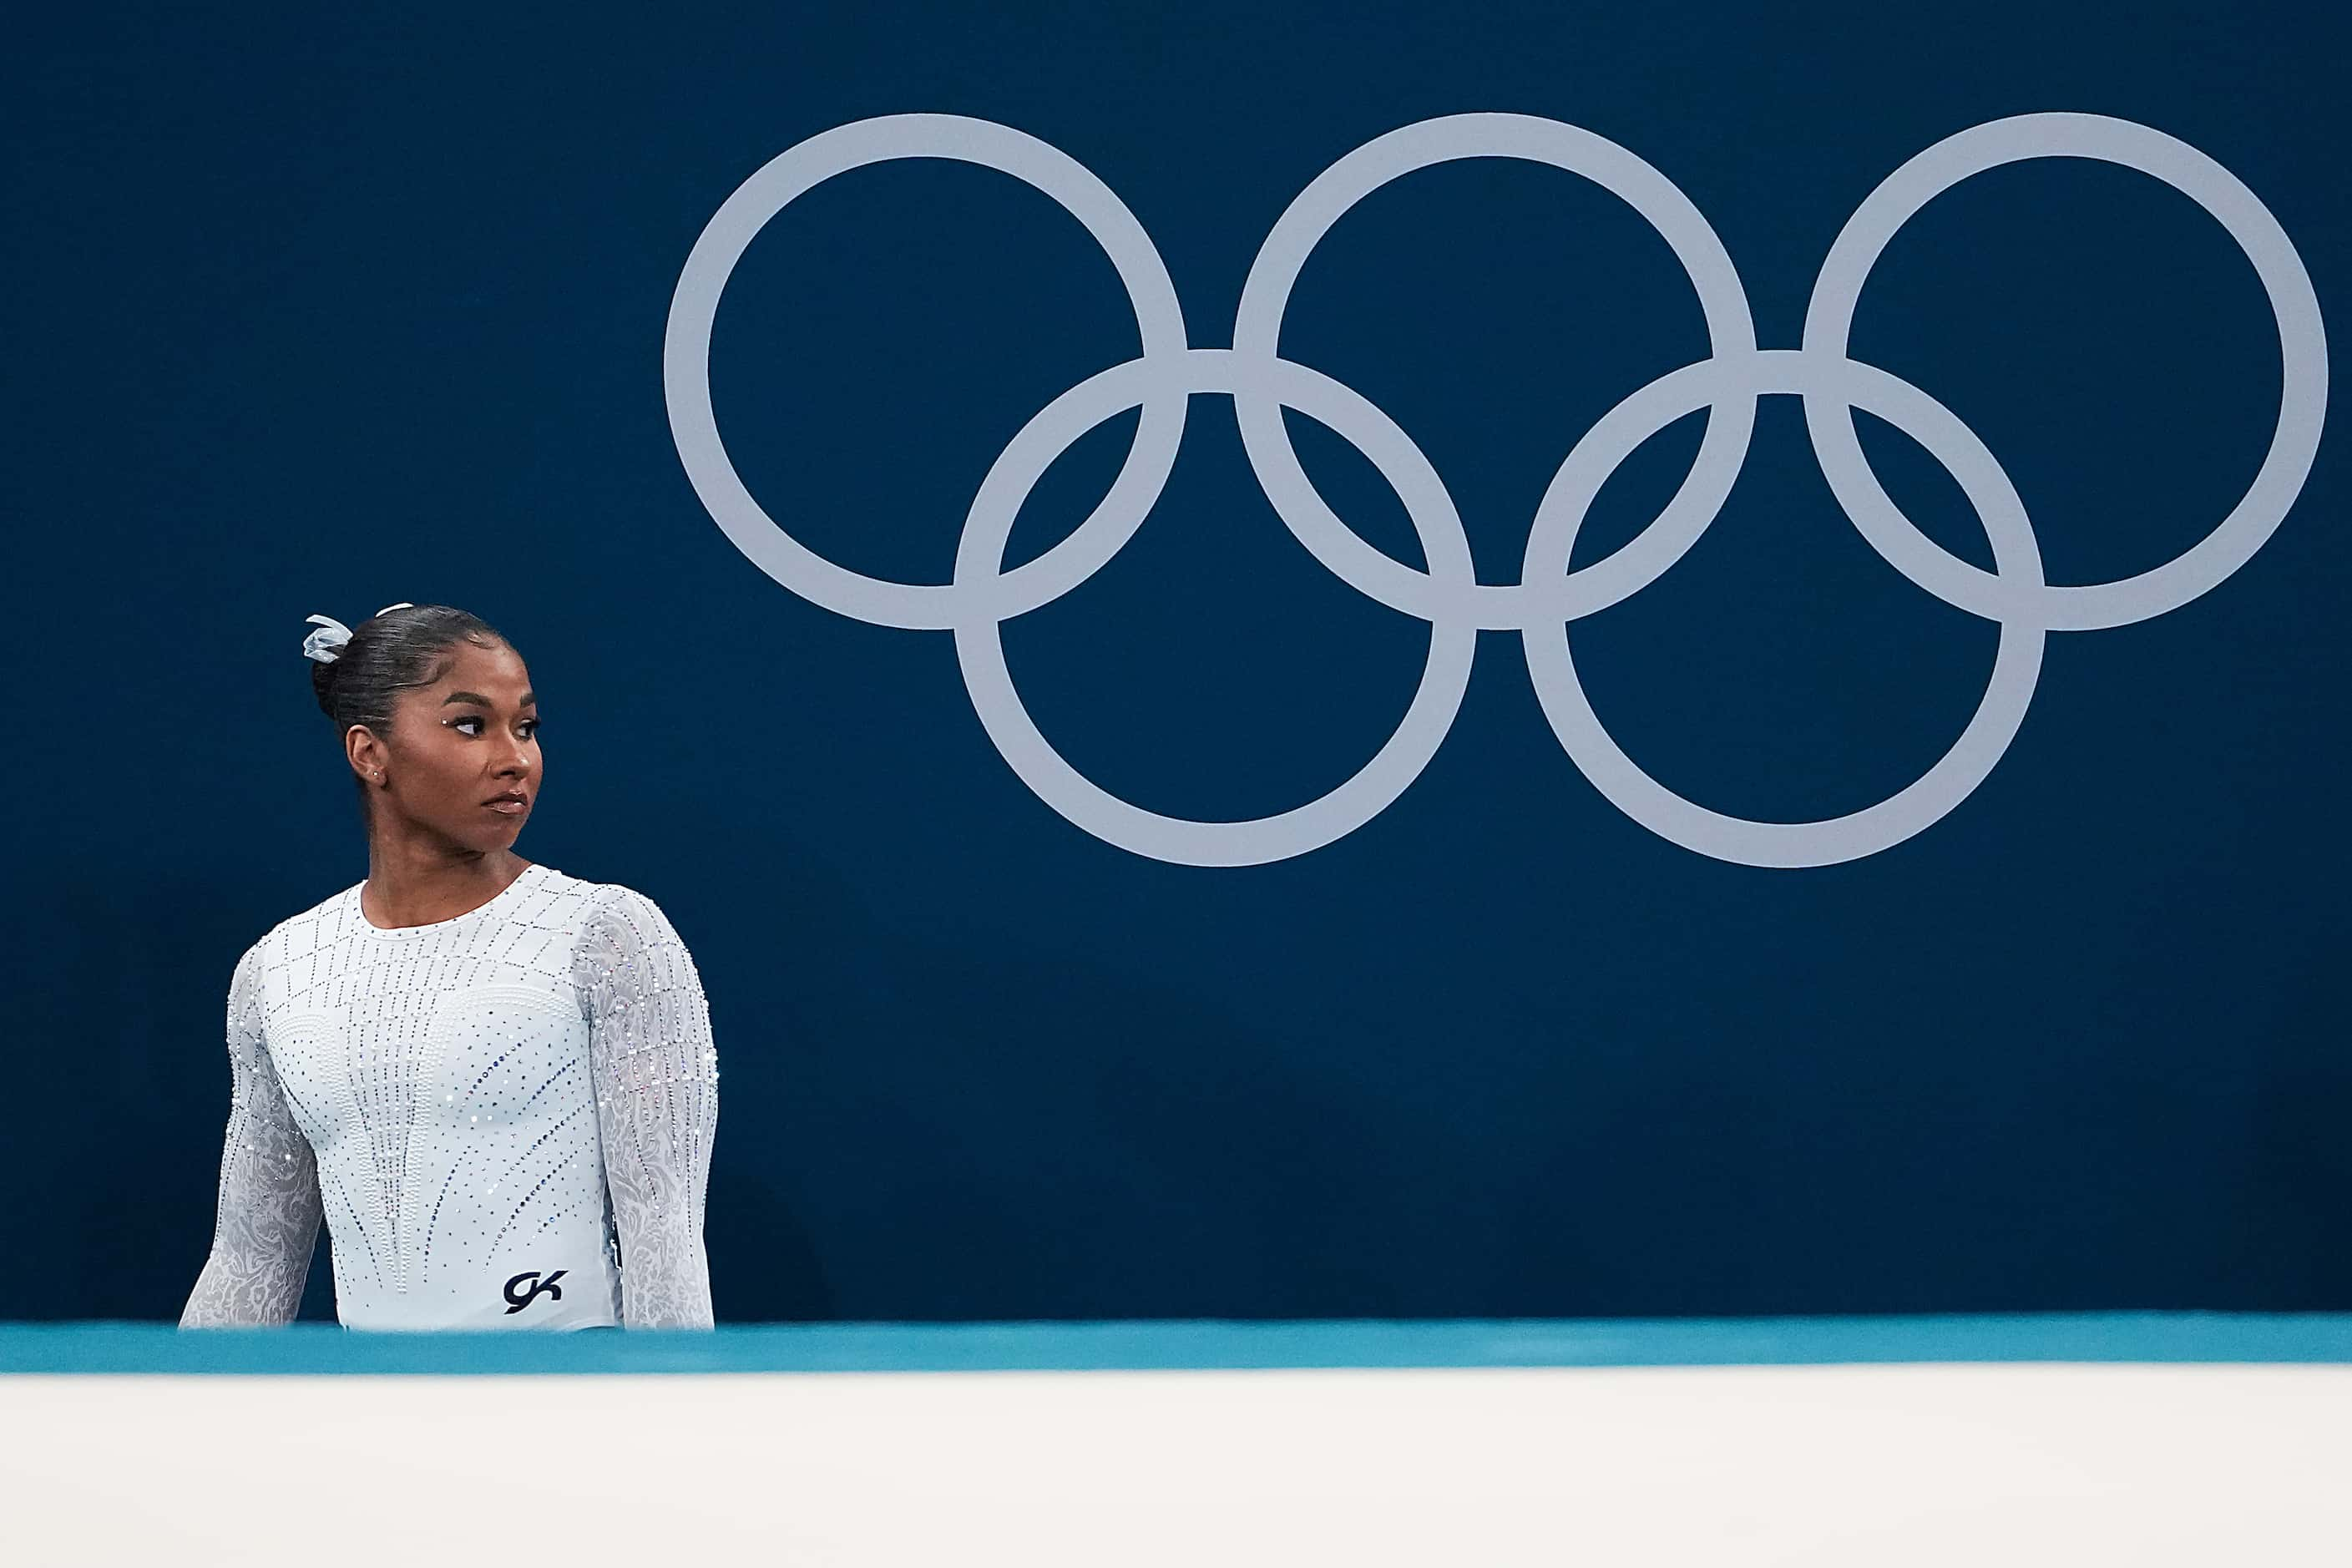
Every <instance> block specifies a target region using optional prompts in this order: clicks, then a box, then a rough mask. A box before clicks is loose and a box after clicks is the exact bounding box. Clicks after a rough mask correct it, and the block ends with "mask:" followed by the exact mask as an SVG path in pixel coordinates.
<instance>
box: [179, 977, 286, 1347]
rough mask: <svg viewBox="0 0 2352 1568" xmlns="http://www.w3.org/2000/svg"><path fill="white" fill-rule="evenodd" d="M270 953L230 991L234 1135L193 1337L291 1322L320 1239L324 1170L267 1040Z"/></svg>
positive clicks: (226, 1147) (190, 1315) (184, 1319)
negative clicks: (264, 1010) (264, 970)
mask: <svg viewBox="0 0 2352 1568" xmlns="http://www.w3.org/2000/svg"><path fill="white" fill-rule="evenodd" d="M259 963H260V948H259V947H258V946H255V947H251V948H248V949H247V950H246V953H245V956H244V957H243V958H240V959H238V960H237V963H236V973H235V975H234V976H233V977H232V978H231V979H230V981H229V988H228V1060H229V1110H228V1132H227V1135H226V1137H225V1138H224V1139H223V1140H222V1143H221V1166H220V1192H219V1199H218V1206H217V1208H216V1209H215V1215H214V1220H213V1245H212V1251H211V1252H210V1254H209V1255H207V1256H206V1258H205V1267H204V1271H203V1272H202V1273H201V1274H199V1275H198V1276H197V1277H196V1285H195V1289H194V1290H192V1291H190V1292H189V1295H188V1304H187V1306H186V1308H185V1309H184V1310H182V1312H181V1314H180V1326H181V1327H182V1328H184V1329H199V1328H238V1327H251V1326H255V1325H274V1324H278V1323H284V1322H289V1321H292V1319H293V1317H294V1314H295V1312H296V1311H297V1310H299V1308H300V1307H301V1305H302V1285H303V1281H304V1280H305V1279H308V1278H309V1276H310V1253H311V1249H312V1248H313V1247H315V1246H316V1245H317V1243H318V1239H319V1215H320V1204H319V1171H318V1165H317V1163H316V1162H315V1160H314V1159H313V1157H312V1155H311V1152H310V1141H309V1140H308V1139H306V1138H304V1137H303V1136H302V1132H301V1130H300V1129H299V1127H297V1126H296V1125H295V1123H294V1117H293V1114H292V1112H291V1111H289V1110H288V1109H287V1105H286V1095H285V1091H284V1090H283V1089H280V1088H279V1087H278V1071H277V1068H274V1067H273V1066H271V1064H270V1060H269V1052H268V1049H267V1048H266V1047H264V1046H263V1044H262V1037H261V1016H260V1003H261V986H260V973H259V970H258V965H259Z"/></svg>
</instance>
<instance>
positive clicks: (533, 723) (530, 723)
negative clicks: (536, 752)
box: [449, 713, 539, 741]
mask: <svg viewBox="0 0 2352 1568" xmlns="http://www.w3.org/2000/svg"><path fill="white" fill-rule="evenodd" d="M483 722H485V720H484V719H483V718H482V716H481V715H480V714H478V713H469V714H467V716H466V717H465V718H463V719H452V720H450V721H449V726H450V728H451V729H460V728H463V727H464V726H465V725H467V724H480V723H483ZM523 723H524V725H525V726H526V727H527V729H528V731H529V733H528V734H527V735H526V737H525V738H526V739H528V740H533V741H536V740H538V739H539V721H538V720H536V719H526V720H524V721H523ZM466 733H467V734H468V735H475V734H479V733H480V731H478V730H467V731H466Z"/></svg>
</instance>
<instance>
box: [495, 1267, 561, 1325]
mask: <svg viewBox="0 0 2352 1568" xmlns="http://www.w3.org/2000/svg"><path fill="white" fill-rule="evenodd" d="M564 1272H565V1271H564V1270H563V1269H561V1268H559V1269H557V1270H556V1271H555V1272H554V1273H552V1274H551V1275H549V1276H548V1277H547V1278H546V1279H539V1270H537V1269H536V1268H534V1269H532V1270H531V1271H530V1273H528V1274H518V1275H516V1276H515V1277H514V1278H513V1279H509V1280H508V1281H507V1316H508V1317H509V1318H511V1317H513V1316H514V1315H515V1314H516V1313H517V1312H520V1311H521V1310H523V1309H524V1308H525V1307H528V1306H530V1304H531V1303H532V1302H533V1301H536V1300H539V1298H540V1295H541V1292H542V1291H543V1292H545V1293H546V1296H547V1299H548V1300H551V1301H561V1300H563V1288H562V1286H560V1285H558V1284H557V1283H556V1281H557V1280H558V1279H562V1278H563V1275H564ZM526 1279H538V1280H539V1283H538V1284H536V1285H533V1286H532V1287H531V1288H530V1289H528V1290H525V1291H524V1292H523V1293H522V1294H521V1295H520V1296H518V1295H516V1294H515V1288H516V1287H517V1286H519V1285H520V1284H521V1283H522V1282H523V1281H524V1280H526Z"/></svg>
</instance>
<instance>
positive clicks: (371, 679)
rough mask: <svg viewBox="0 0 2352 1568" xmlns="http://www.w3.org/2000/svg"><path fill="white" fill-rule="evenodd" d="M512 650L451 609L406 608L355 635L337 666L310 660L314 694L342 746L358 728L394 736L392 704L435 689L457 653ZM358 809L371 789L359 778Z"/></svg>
mask: <svg viewBox="0 0 2352 1568" xmlns="http://www.w3.org/2000/svg"><path fill="white" fill-rule="evenodd" d="M461 642H470V643H473V644H475V645H476V646H478V647H499V646H500V645H502V644H503V645H505V646H508V647H511V646H513V645H512V644H509V643H507V639H506V638H505V637H502V636H500V635H499V630H498V628H497V627H495V626H491V625H490V624H489V623H488V622H487V621H485V620H483V619H482V618H481V617H480V616H473V615H468V614H467V613H466V612H465V611H464V610H460V609H457V608H456V607H454V606H452V605H402V606H401V607H399V608H397V609H391V610H385V611H383V612H382V613H380V614H378V615H374V616H370V617H369V618H368V619H366V620H364V621H362V622H361V623H360V624H359V625H358V626H353V627H352V638H351V641H349V642H347V643H345V644H343V646H342V647H341V649H340V650H339V651H338V653H337V656H336V658H335V659H334V660H333V662H331V663H327V662H322V661H320V660H317V659H313V660H310V694H311V695H312V696H314V697H316V698H317V699H318V700H319V711H320V712H321V713H324V714H325V715H326V716H327V717H328V718H329V719H331V720H332V721H334V725H335V738H336V739H337V740H338V741H340V740H341V739H342V738H343V736H344V735H345V734H347V733H348V732H349V731H350V730H351V728H352V725H354V724H363V725H365V726H366V727H367V728H369V729H370V730H373V731H375V732H376V733H377V734H378V735H389V734H390V733H391V732H392V711H393V705H394V703H395V702H397V701H398V700H399V699H400V694H401V693H402V692H403V691H407V690H411V689H415V688H417V687H420V686H430V685H432V684H433V683H434V682H435V681H436V680H438V679H440V678H441V675H442V672H443V671H444V670H445V669H446V668H447V665H448V659H447V658H446V656H447V654H448V651H449V649H450V648H451V647H454V646H456V645H457V644H458V643H461ZM352 783H353V784H355V785H356V786H357V787H358V789H359V792H360V810H361V814H362V816H365V814H366V811H367V799H368V795H367V783H366V781H365V780H363V779H362V778H360V777H359V775H358V774H356V773H354V774H352Z"/></svg>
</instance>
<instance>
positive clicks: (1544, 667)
mask: <svg viewBox="0 0 2352 1568" xmlns="http://www.w3.org/2000/svg"><path fill="white" fill-rule="evenodd" d="M1762 393H1798V394H1801V395H1806V396H1810V397H1820V398H1838V399H1851V400H1852V401H1853V404H1854V405H1856V406H1858V407H1862V408H1866V409H1868V410H1869V411H1870V412H1871V413H1873V414H1875V415H1877V416H1879V417H1880V418H1881V419H1884V420H1885V421H1887V423H1889V424H1891V425H1893V426H1895V428H1896V429H1898V430H1901V431H1902V432H1903V433H1904V434H1905V435H1906V436H1908V437H1911V438H1912V439H1913V440H1915V441H1916V442H1918V443H1919V445H1920V446H1922V447H1926V448H1927V451H1928V453H1929V455H1931V456H1932V457H1934V458H1936V460H1937V461H1938V462H1940V463H1942V464H1943V465H1944V467H1945V468H1948V469H1949V470H1950V471H1951V474H1952V477H1953V478H1954V479H1958V480H1959V481H1960V489H1961V490H1962V491H1963V492H1964V493H1965V494H1966V495H1967V496H1968V498H1969V504H1971V505H1972V506H1974V507H1975V508H1976V511H1977V517H1978V519H1979V521H1981V522H1982V523H1983V525H1984V530H1985V533H1986V536H1987V537H1988V538H1990V540H1991V541H1992V553H1993V561H1994V563H1996V564H1997V565H1998V566H1999V567H2000V571H2001V575H2002V577H2003V579H2004V580H2007V579H2009V578H2011V577H2012V576H2013V577H2015V578H2017V579H2019V580H2021V581H2022V582H2025V583H2027V584H2038V583H2040V582H2041V581H2042V553H2041V551H2040V550H2039V549H2038V548H2037V547H2036V546H2035V544H2034V542H2033V525H2032V523H2031V522H2029V521H2027V520H2026V516H2025V506H2024V503H2023V502H2021V501H2020V500H2018V499H2017V491H2016V490H2015V489H2013V488H2012V487H2011V484H2010V482H2009V476H2008V475H2006V474H2004V473H2003V472H2001V468H2000V464H1999V463H1997V462H1995V461H1994V460H1993V456H1992V454H1991V453H1990V452H1989V451H1987V450H1985V447H1984V444H1983V443H1982V442H1980V441H1979V440H1978V439H1977V437H1976V434H1975V432H1973V431H1971V430H1970V429H1969V427H1968V426H1966V425H1963V424H1961V423H1960V421H1959V419H1958V416H1955V415H1954V414H1953V413H1952V412H1951V411H1950V410H1949V409H1948V408H1946V407H1944V405H1941V404H1939V403H1937V401H1936V400H1935V399H1934V398H1932V397H1929V396H1928V395H1927V394H1926V393H1924V392H1921V391H1920V390H1919V389H1918V388H1917V387H1916V386H1913V385H1911V384H1909V383H1907V382H1905V381H1901V380H1898V379H1897V378H1895V377H1894V376H1892V375H1889V374H1886V373H1885V371H1883V370H1877V369H1874V368H1873V367H1872V366H1869V365H1864V364H1854V363H1850V362H1847V361H1843V360H1838V361H1823V360H1821V359H1818V358H1815V357H1814V356H1813V355H1812V354H1811V353H1807V352H1805V351H1802V350H1797V349H1774V350H1769V351H1767V352H1766V353H1759V354H1755V355H1752V356H1750V357H1749V358H1748V359H1747V360H1744V361H1731V360H1721V359H1717V360H1708V361H1706V362H1703V363H1699V364H1694V365H1685V366H1684V367H1683V368H1682V369H1680V370H1678V371H1675V373H1673V374H1671V375H1667V376H1664V377H1662V378H1661V379H1660V380H1658V381H1656V382H1654V383H1653V384H1651V385H1650V386H1648V387H1645V388H1643V391H1642V392H1640V393H1636V394H1635V395H1633V397H1631V398H1628V399H1627V400H1626V405H1628V406H1639V407H1640V408H1641V409H1642V410H1643V416H1642V417H1641V418H1639V419H1638V420H1637V419H1633V418H1626V419H1622V420H1621V419H1617V418H1615V416H1613V415H1612V416H1610V417H1607V418H1603V419H1602V420H1601V423H1600V424H1598V425H1596V426H1593V429H1592V433H1591V435H1589V436H1587V437H1585V438H1584V439H1583V440H1582V441H1580V442H1579V443H1578V444H1577V447H1576V450H1575V451H1574V452H1571V453H1570V455H1569V460H1568V462H1567V463H1565V464H1563V465H1562V471H1563V472H1569V471H1570V470H1575V471H1577V472H1578V473H1579V475H1580V482H1579V483H1577V484H1575V485H1574V486H1572V487H1571V488H1572V489H1574V491H1575V493H1576V494H1578V495H1579V496H1580V497H1583V498H1586V499H1590V496H1591V493H1592V492H1593V491H1596V490H1598V489H1600V480H1601V479H1603V478H1605V477H1606V476H1607V475H1608V474H1609V473H1610V472H1611V471H1612V470H1613V469H1614V468H1616V467H1617V465H1618V464H1619V463H1622V462H1623V461H1624V460H1625V458H1627V457H1628V456H1630V455H1631V454H1632V453H1633V449H1634V448H1635V447H1639V446H1640V445H1641V444H1642V443H1643V442H1644V441H1646V440H1648V439H1649V438H1650V437H1652V436H1654V435H1655V434H1657V433H1658V432H1659V431H1660V430H1663V429H1664V428H1665V427H1666V426H1668V425H1669V424H1671V423H1673V422H1674V421H1675V420H1676V419H1679V418H1681V417H1682V416H1684V415H1685V414H1688V413H1691V412H1692V411H1693V410H1695V409H1699V408H1705V407H1706V406H1708V405H1710V404H1711V403H1712V402H1713V400H1715V399H1716V398H1718V397H1726V396H1740V395H1747V396H1754V395H1758V394H1762ZM1583 521H1584V507H1583V505H1582V504H1581V503H1580V504H1578V505H1577V506H1575V507H1574V508H1573V509H1572V510H1563V511H1561V512H1559V513H1558V514H1557V515H1556V519H1555V520H1553V521H1551V522H1550V523H1549V526H1548V527H1545V528H1543V529H1541V530H1539V531H1538V533H1537V535H1536V536H1534V537H1532V538H1530V539H1529V540H1528V566H1529V574H1530V575H1532V573H1533V568H1534V566H1535V564H1536V563H1538V562H1541V561H1565V560H1567V559H1568V557H1569V553H1570V551H1571V550H1573V549H1574V548H1575V545H1576V531H1577V529H1578V527H1579V526H1580V524H1581V523H1582V522H1583ZM2043 636H2044V634H2043V632H2042V627H2041V626H2038V625H2035V624H2034V623H2033V622H2032V620H2031V619H2023V620H2011V621H2004V622H2002V623H2001V628H2000V650H1999V651H1998V652H1997V653H1996V654H1995V655H1994V656H1993V667H1992V677H1991V679H1990V680H1989V681H1987V682H1986V684H1985V694H1984V698H1983V700H1981V701H1980V702H1979V703H1978V705H1977V711H1976V715H1975V717H1973V718H1972V719H1970V720H1969V724H1968V728H1967V729H1965V730H1963V731H1961V733H1960V738H1959V739H1958V740H1957V741H1955V742H1953V743H1952V747H1951V750H1949V751H1948V752H1945V753H1944V755H1943V757H1942V758H1941V759H1940V760H1939V761H1937V763H1936V765H1935V766H1934V767H1932V768H1929V769H1928V770H1927V772H1926V773H1923V774H1921V775H1920V776H1919V777H1918V778H1917V779H1916V780H1914V781H1913V782H1912V783H1911V784H1908V785H1906V787H1904V788H1903V789H1901V790H1899V791H1897V792H1896V793H1895V795H1891V796H1889V797H1888V798H1887V799H1885V800H1883V801H1880V802H1879V803H1878V804H1877V805H1873V806H1866V807H1864V809H1862V810H1860V811H1857V812H1853V813H1851V814H1849V815H1847V816H1838V817H1832V818H1830V819H1828V820H1827V821H1822V822H1753V821H1750V820H1748V818H1746V817H1738V816H1725V815H1724V814H1722V813H1720V812H1715V811H1709V810H1707V809H1706V807H1705V806H1703V805H1696V804H1695V803H1693V802H1691V801H1688V800H1685V799H1684V798H1683V797H1682V796H1681V795H1676V794H1675V793H1674V792H1673V791H1672V790H1670V789H1668V788H1666V787H1665V786H1664V784H1659V783H1658V782H1657V781H1656V780H1655V779H1654V778H1652V777H1651V776H1650V775H1649V774H1648V773H1643V771H1642V769H1641V768H1640V766H1639V765H1638V764H1636V763H1634V762H1633V759H1632V758H1631V757H1628V756H1627V755H1626V754H1625V752H1624V751H1623V750H1622V748H1621V747H1619V745H1618V744H1617V742H1615V741H1614V740H1612V738H1611V737H1610V734H1609V731H1607V729H1605V728H1604V727H1603V726H1602V724H1601V720H1600V718H1599V716H1598V715H1596V714H1595V713H1594V712H1593V710H1592V704H1591V701H1590V700H1588V699H1587V698H1586V696H1585V694H1584V686H1583V683H1582V682H1581V681H1580V680H1579V679H1577V676H1576V662H1575V660H1574V659H1573V658H1571V657H1570V654H1569V649H1568V626H1567V624H1566V623H1565V622H1555V623H1553V624H1552V625H1550V626H1547V627H1546V628H1544V629H1543V630H1542V631H1538V630H1537V629H1535V628H1534V627H1529V628H1528V631H1527V632H1526V633H1525V634H1523V639H1522V640H1523V641H1524V642H1525V644H1526V647H1527V658H1528V679H1531V680H1533V681H1534V682H1535V689H1536V697H1537V700H1538V701H1540V702H1541V703H1542V704H1543V710H1544V714H1545V716H1546V717H1547V718H1549V720H1550V721H1551V727H1552V732H1553V733H1554V734H1556V735H1558V736H1559V743H1560V745H1561V746H1562V747H1563V748H1564V749H1565V750H1566V751H1567V752H1568V754H1569V756H1570V759H1572V760H1573V761H1574V762H1575V763H1576V765H1577V767H1578V769H1579V770H1580V771H1581V772H1582V773H1583V774H1584V776H1585V777H1586V778H1588V779H1590V780H1591V781H1592V785H1593V787H1594V788H1595V789H1598V790H1599V791H1600V792H1601V794H1602V795H1606V796H1607V797H1608V799H1609V802H1610V804H1611V805H1614V806H1615V807H1616V808H1617V809H1618V810H1620V811H1622V812H1623V813H1624V814H1625V815H1626V816H1630V817H1632V818H1633V820H1634V821H1636V822H1638V823H1640V824H1641V825H1642V826H1644V827H1646V828H1648V829H1649V830H1650V831H1651V832H1653V833H1654V834H1656V835H1657V836H1658V837H1661V838H1665V839H1669V840H1671V841H1672V842H1674V843H1676V844H1679V845H1681V846H1682V847H1684V848H1685V849H1695V850H1696V851H1697V852H1698V853H1700V854H1702V855H1711V856H1713V857H1714V858H1717V859H1718V860H1730V861H1734V862H1737V863H1738V864H1739V865H1743V866H1778V867H1799V866H1834V865H1836V864H1838V863H1839V862H1840V861H1844V860H1856V859H1860V858H1862V857H1863V856H1865V855H1875V854H1877V853H1878V852H1879V851H1880V850H1882V849H1885V848H1889V847H1893V846H1894V845H1897V844H1900V843H1902V842H1903V841H1904V840H1905V839H1906V838H1908V837H1911V836H1912V835H1914V834H1916V833H1918V832H1920V831H1921V830H1923V829H1925V828H1927V827H1929V826H1933V825H1934V824H1935V823H1937V822H1938V821H1940V820H1941V819H1942V818H1943V817H1944V816H1946V815H1947V814H1948V813H1949V812H1950V811H1951V810H1952V809H1953V808H1954V807H1955V806H1957V805H1959V804H1960V802H1962V801H1964V800H1966V799H1967V798H1968V797H1969V795H1970V794H1972V793H1973V792H1974V791H1975V789H1976V787H1977V785H1979V784H1982V783H1983V782H1984V780H1985V775H1986V774H1988V773H1991V772H1992V768H1993V764H1994V763H1998V762H1999V761H2000V758H2001V754H2002V753H2003V752H2006V751H2008V749H2009V742H2010V741H2011V739H2012V738H2013V737H2015V735H2016V734H2017V727H2018V725H2019V724H2021V723H2022V722H2023V721H2024V719H2025V710H2026V709H2027V707H2028V706H2030V705H2031V704H2032V701H2033V688H2034V684H2035V682H2036V681H2037V680H2038V679H2040V676H2041V671H2042V640H2043Z"/></svg>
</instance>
